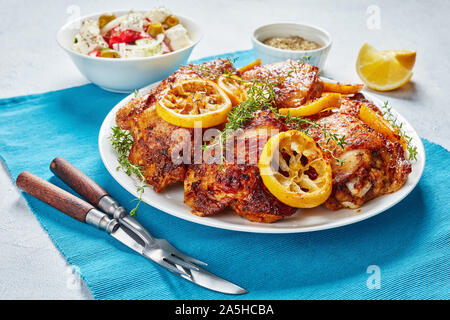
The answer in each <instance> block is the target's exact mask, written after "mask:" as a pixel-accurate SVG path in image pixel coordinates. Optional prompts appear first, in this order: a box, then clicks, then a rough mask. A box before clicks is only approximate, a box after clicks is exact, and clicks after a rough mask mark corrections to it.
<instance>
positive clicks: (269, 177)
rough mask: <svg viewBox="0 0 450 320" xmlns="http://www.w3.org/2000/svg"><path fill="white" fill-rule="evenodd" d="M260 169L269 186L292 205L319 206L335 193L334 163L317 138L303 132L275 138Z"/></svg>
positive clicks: (281, 198) (282, 134)
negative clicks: (326, 157) (328, 157)
mask: <svg viewBox="0 0 450 320" xmlns="http://www.w3.org/2000/svg"><path fill="white" fill-rule="evenodd" d="M258 168H259V172H260V174H261V178H262V180H263V183H264V185H265V186H266V187H267V189H268V190H269V191H270V192H271V193H272V194H273V195H274V196H275V197H276V198H277V199H278V200H280V201H281V202H283V203H285V204H287V205H289V206H291V207H295V208H312V207H316V206H318V205H320V204H322V203H324V202H325V201H326V200H327V199H328V197H329V196H330V194H331V189H332V176H331V166H330V164H329V162H328V161H327V160H326V159H325V158H324V157H323V154H322V151H321V150H320V149H319V147H318V146H317V144H316V143H315V142H314V140H313V139H311V138H310V137H308V136H307V135H305V134H304V133H302V132H301V131H298V130H290V131H286V132H281V133H279V134H277V135H275V136H273V137H271V138H270V139H269V141H267V143H266V145H265V146H264V149H263V151H262V153H261V157H260V160H259V162H258Z"/></svg>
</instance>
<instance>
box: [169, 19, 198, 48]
mask: <svg viewBox="0 0 450 320" xmlns="http://www.w3.org/2000/svg"><path fill="white" fill-rule="evenodd" d="M165 34H166V37H167V39H169V43H170V46H171V47H172V50H174V51H175V50H178V49H181V48H185V47H187V46H189V45H190V44H191V43H192V41H191V39H190V38H189V36H188V34H187V30H186V28H185V27H183V26H182V25H181V24H177V25H176V26H173V27H172V28H170V29H167V30H166V32H165Z"/></svg>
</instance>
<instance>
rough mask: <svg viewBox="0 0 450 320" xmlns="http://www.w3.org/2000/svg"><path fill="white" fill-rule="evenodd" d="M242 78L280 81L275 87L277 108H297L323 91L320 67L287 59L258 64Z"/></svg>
mask: <svg viewBox="0 0 450 320" xmlns="http://www.w3.org/2000/svg"><path fill="white" fill-rule="evenodd" d="M242 78H244V79H246V80H249V81H253V80H254V79H256V80H259V81H271V82H279V84H278V85H277V86H276V87H275V88H274V89H275V90H274V91H275V93H276V94H277V97H276V99H275V102H276V107H277V108H295V107H298V106H300V105H302V104H304V103H305V102H306V101H308V100H313V99H315V98H318V97H319V96H320V95H321V94H322V91H323V83H322V81H321V80H320V78H319V69H318V68H317V67H315V66H312V65H309V64H307V63H300V64H299V63H298V62H297V61H294V60H286V61H281V62H277V63H273V64H267V65H261V66H257V67H255V68H253V69H251V70H249V71H246V72H244V73H243V74H242Z"/></svg>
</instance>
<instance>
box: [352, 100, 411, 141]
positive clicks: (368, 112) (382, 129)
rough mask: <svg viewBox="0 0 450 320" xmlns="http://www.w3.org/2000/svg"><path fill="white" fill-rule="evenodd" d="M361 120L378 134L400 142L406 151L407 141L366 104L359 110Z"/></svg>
mask: <svg viewBox="0 0 450 320" xmlns="http://www.w3.org/2000/svg"><path fill="white" fill-rule="evenodd" d="M359 118H360V119H361V120H362V121H363V122H364V123H365V124H367V125H368V126H369V127H371V128H373V129H374V130H375V131H376V132H378V133H381V134H382V135H383V136H385V137H387V138H388V139H390V140H391V141H394V142H400V144H401V145H402V146H403V149H405V150H406V148H407V143H406V141H405V139H403V138H402V137H401V136H400V135H399V134H398V133H397V132H396V131H395V130H393V129H392V127H391V125H390V124H389V122H388V121H387V120H386V119H385V118H383V117H382V116H380V115H379V114H378V113H376V112H375V111H373V110H372V109H370V108H369V107H367V106H366V105H365V104H364V103H363V104H362V105H361V109H359Z"/></svg>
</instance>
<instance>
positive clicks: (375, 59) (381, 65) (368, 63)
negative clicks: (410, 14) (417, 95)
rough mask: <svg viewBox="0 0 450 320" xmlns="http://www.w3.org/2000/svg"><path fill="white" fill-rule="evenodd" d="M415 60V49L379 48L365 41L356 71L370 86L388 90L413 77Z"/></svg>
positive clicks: (375, 88)
mask: <svg viewBox="0 0 450 320" xmlns="http://www.w3.org/2000/svg"><path fill="white" fill-rule="evenodd" d="M415 61H416V52H415V51H408V50H377V49H375V48H374V47H372V46H371V45H369V44H367V43H365V44H364V45H363V46H362V47H361V49H360V50H359V54H358V59H357V60H356V72H357V73H358V75H359V77H360V78H361V80H362V81H363V82H364V83H365V84H366V85H367V86H368V87H369V88H371V89H374V90H379V91H388V90H393V89H397V88H399V87H401V86H403V85H404V84H405V83H407V82H408V81H409V79H411V77H412V74H413V73H412V69H413V67H414V63H415Z"/></svg>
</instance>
